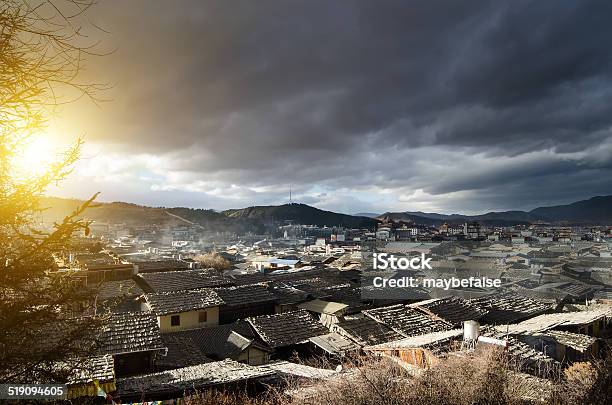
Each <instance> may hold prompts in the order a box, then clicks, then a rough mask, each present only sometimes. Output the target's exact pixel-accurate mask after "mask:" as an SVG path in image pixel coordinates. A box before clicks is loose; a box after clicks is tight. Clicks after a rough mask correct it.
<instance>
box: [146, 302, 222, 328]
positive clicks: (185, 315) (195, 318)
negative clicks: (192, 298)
mask: <svg viewBox="0 0 612 405" xmlns="http://www.w3.org/2000/svg"><path fill="white" fill-rule="evenodd" d="M200 312H206V322H202V323H200V322H199V313H200ZM173 315H179V316H180V317H181V324H180V325H178V326H171V323H170V319H171V317H172V316H173ZM157 319H158V323H159V329H160V331H161V333H168V332H176V331H179V330H186V329H197V328H208V327H211V326H217V325H219V307H212V308H206V309H200V310H197V311H189V312H181V313H180V314H168V315H164V316H160V317H158V318H157Z"/></svg>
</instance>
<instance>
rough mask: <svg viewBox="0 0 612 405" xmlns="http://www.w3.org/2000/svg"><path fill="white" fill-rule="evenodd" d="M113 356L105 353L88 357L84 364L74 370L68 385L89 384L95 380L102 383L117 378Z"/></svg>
mask: <svg viewBox="0 0 612 405" xmlns="http://www.w3.org/2000/svg"><path fill="white" fill-rule="evenodd" d="M114 366H115V362H114V361H113V356H111V355H110V354H105V355H101V356H94V357H90V358H88V359H86V360H85V361H84V362H83V364H82V365H80V366H79V367H77V368H75V369H74V370H72V373H71V375H70V377H69V379H68V385H76V384H87V383H90V382H92V381H93V380H98V381H100V382H101V383H104V382H107V381H113V380H114V379H115V369H114Z"/></svg>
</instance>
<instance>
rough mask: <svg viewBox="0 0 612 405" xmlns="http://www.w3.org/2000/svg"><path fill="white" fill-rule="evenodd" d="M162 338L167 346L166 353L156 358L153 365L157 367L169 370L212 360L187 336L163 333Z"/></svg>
mask: <svg viewBox="0 0 612 405" xmlns="http://www.w3.org/2000/svg"><path fill="white" fill-rule="evenodd" d="M162 340H163V342H164V345H165V346H166V347H167V348H168V353H167V354H166V355H165V356H160V357H159V358H158V359H157V360H156V363H155V365H156V366H157V367H158V368H159V369H163V370H171V369H173V368H181V367H189V366H196V365H198V364H204V363H210V362H211V361H213V360H212V359H210V358H208V357H207V356H206V355H205V354H204V353H203V352H202V351H201V350H200V348H199V347H198V345H197V343H196V342H194V341H193V340H192V339H191V338H190V337H189V336H182V335H178V334H177V333H164V334H163V335H162Z"/></svg>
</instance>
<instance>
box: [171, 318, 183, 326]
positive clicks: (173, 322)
mask: <svg viewBox="0 0 612 405" xmlns="http://www.w3.org/2000/svg"><path fill="white" fill-rule="evenodd" d="M180 325H181V316H180V315H172V316H171V317H170V326H180Z"/></svg>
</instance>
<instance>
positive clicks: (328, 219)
mask: <svg viewBox="0 0 612 405" xmlns="http://www.w3.org/2000/svg"><path fill="white" fill-rule="evenodd" d="M223 214H224V215H226V216H227V217H229V218H249V219H258V220H273V221H292V222H293V223H296V224H303V225H319V226H343V227H347V228H374V227H375V226H376V224H377V221H376V220H375V219H373V218H368V217H365V216H353V215H347V214H338V213H336V212H331V211H324V210H320V209H318V208H315V207H311V206H310V205H306V204H283V205H269V206H255V207H248V208H240V209H233V210H226V211H223Z"/></svg>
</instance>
